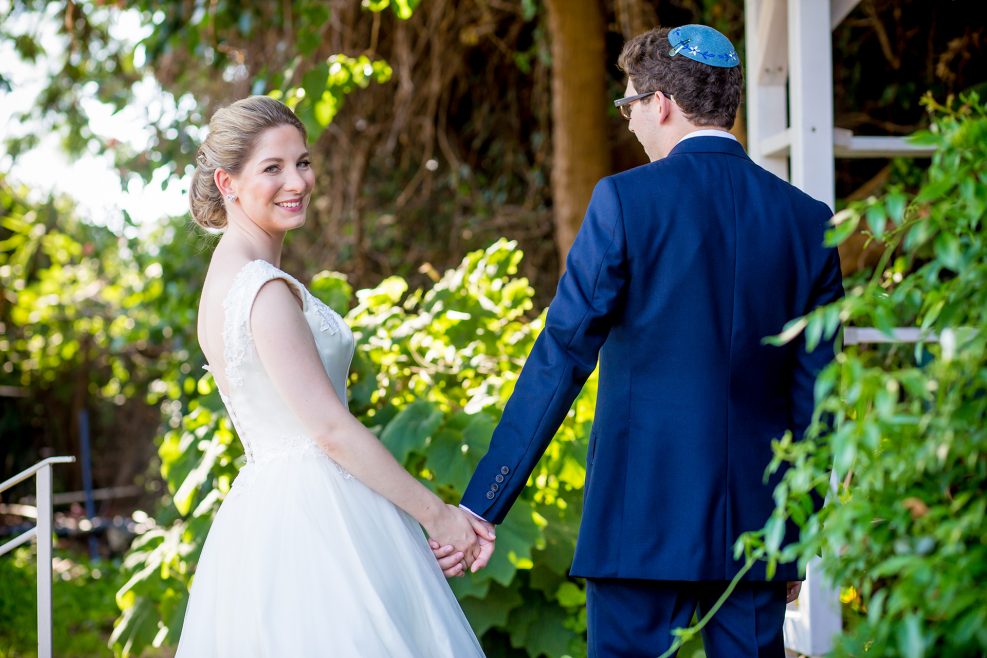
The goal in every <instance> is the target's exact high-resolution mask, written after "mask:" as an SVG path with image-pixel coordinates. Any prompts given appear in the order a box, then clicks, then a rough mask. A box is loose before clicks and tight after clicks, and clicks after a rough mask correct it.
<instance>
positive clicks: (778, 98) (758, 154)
mask: <svg viewBox="0 0 987 658" xmlns="http://www.w3.org/2000/svg"><path fill="white" fill-rule="evenodd" d="M859 2H860V0H746V2H745V7H744V14H745V15H744V23H745V37H746V38H745V41H746V69H745V73H746V77H747V99H746V102H747V141H748V152H749V154H750V156H751V158H752V159H753V160H754V161H755V162H757V163H758V164H759V165H761V166H762V167H764V168H765V169H767V170H769V171H771V172H772V173H774V174H776V175H777V176H779V177H781V178H784V179H785V180H788V181H790V182H791V183H792V184H794V185H796V186H797V187H799V188H801V189H802V190H803V191H805V192H806V193H807V194H809V195H810V196H812V197H814V198H816V199H819V200H820V201H823V202H824V203H826V204H828V205H829V207H830V208H834V206H835V201H836V190H835V174H834V166H833V161H834V158H836V157H840V158H875V157H900V156H912V157H916V156H917V157H922V156H929V155H931V154H932V151H931V150H929V149H926V148H922V147H917V146H914V145H912V144H909V143H908V142H907V141H906V138H904V137H885V136H876V137H874V136H866V137H864V136H856V135H854V134H853V133H852V132H851V131H849V130H845V129H840V128H837V127H835V126H834V123H833V46H832V43H833V42H832V32H833V30H834V29H835V28H836V27H837V26H838V25H839V24H840V23H841V22H842V21H843V19H844V18H846V17H847V15H848V14H849V13H850V12H851V11H853V9H854V7H856V5H857V4H858V3H859ZM848 331H852V330H848ZM905 331H908V330H905ZM916 331H917V330H916ZM878 333H880V332H878ZM910 337H911V336H908V337H905V336H901V337H899V336H897V335H896V336H895V338H896V339H897V340H905V341H907V340H908V338H910ZM849 338H850V336H849V335H848V336H847V337H846V339H849ZM913 340H914V338H913ZM845 342H850V341H849V340H845ZM857 342H871V341H868V340H866V339H862V340H859V341H857ZM841 628H842V620H841V617H840V601H839V592H838V591H837V590H836V589H835V588H833V587H832V586H831V585H830V584H829V583H827V582H826V581H825V579H824V578H823V577H822V574H821V573H820V572H819V571H818V569H817V568H814V565H813V564H810V565H809V568H808V572H807V577H806V581H805V583H804V585H803V587H802V593H801V595H800V597H799V600H798V601H797V602H796V603H794V604H792V605H791V606H789V609H788V612H787V615H786V619H785V644H786V646H787V647H788V648H789V649H791V650H792V651H795V652H797V653H800V654H805V655H809V656H821V655H824V654H826V653H829V652H830V651H831V650H832V646H833V638H834V637H835V636H836V635H837V634H838V633H839V632H840V630H841Z"/></svg>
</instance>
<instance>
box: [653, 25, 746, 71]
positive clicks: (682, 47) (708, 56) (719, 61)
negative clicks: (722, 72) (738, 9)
mask: <svg viewBox="0 0 987 658" xmlns="http://www.w3.org/2000/svg"><path fill="white" fill-rule="evenodd" d="M668 42H669V44H670V45H671V46H672V48H671V50H669V51H668V56H669V57H675V56H676V55H682V56H683V57H688V58H689V59H691V60H693V61H696V62H699V63H700V64H708V65H709V66H719V67H722V68H733V67H734V66H739V65H740V58H739V57H738V56H737V51H736V49H735V48H734V47H733V44H732V43H730V39H727V38H726V37H725V36H723V35H722V34H721V33H720V32H718V31H716V30H714V29H713V28H711V27H709V26H708V25H683V26H681V27H677V28H675V29H673V30H672V31H671V32H669V33H668Z"/></svg>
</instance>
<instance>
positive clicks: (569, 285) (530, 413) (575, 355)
mask: <svg viewBox="0 0 987 658" xmlns="http://www.w3.org/2000/svg"><path fill="white" fill-rule="evenodd" d="M626 257H627V252H626V244H625V235H624V225H623V218H622V216H621V208H620V199H619V198H618V195H617V191H616V187H615V185H614V183H613V181H612V180H610V179H609V178H604V179H603V180H601V181H600V182H599V183H597V185H596V188H595V189H594V190H593V196H592V198H591V200H590V203H589V208H588V209H587V211H586V216H585V218H584V219H583V223H582V227H581V228H580V229H579V233H578V234H577V235H576V239H575V241H574V242H573V245H572V248H571V249H570V251H569V256H568V258H567V259H566V272H565V274H564V275H563V276H562V279H561V280H560V281H559V286H558V290H557V292H556V294H555V299H554V300H553V301H552V303H551V304H550V305H549V307H548V314H547V316H546V319H545V328H544V330H543V331H542V332H541V334H540V335H539V336H538V339H537V340H536V341H535V345H534V347H533V348H532V350H531V353H530V354H529V355H528V358H527V361H526V362H525V365H524V368H523V369H522V370H521V374H520V376H519V377H518V380H517V385H516V386H515V389H514V393H513V394H512V395H511V397H510V399H509V400H508V401H507V405H506V406H505V408H504V414H503V416H502V417H501V420H500V423H499V424H498V425H497V427H496V429H495V430H494V433H493V438H492V439H491V441H490V448H489V450H488V451H487V454H486V455H485V456H484V457H483V459H481V460H480V463H479V465H478V466H477V469H476V472H475V473H474V474H473V477H472V479H471V480H470V482H469V485H468V486H467V487H466V492H465V494H464V496H463V501H462V504H463V505H464V506H465V507H467V508H468V509H470V510H471V511H473V512H475V513H476V514H478V515H479V516H481V517H483V518H485V519H487V520H488V521H491V522H493V523H500V522H501V521H503V520H504V517H505V516H506V515H507V512H508V511H509V510H510V508H511V505H512V504H513V503H514V501H515V500H516V499H517V497H518V495H519V494H520V493H521V490H522V489H523V488H524V486H525V484H526V483H527V481H528V476H529V475H530V474H531V471H532V470H534V467H535V465H536V464H537V462H538V460H539V459H540V458H541V456H542V454H543V453H544V452H545V449H546V448H547V447H548V444H549V442H550V441H551V440H552V437H553V436H555V432H556V431H557V430H558V428H559V426H560V425H561V424H562V420H563V419H564V418H565V415H566V413H567V412H568V411H569V408H570V407H571V406H572V402H573V400H575V398H576V396H577V395H578V394H579V391H580V390H581V389H582V387H583V384H584V383H585V382H586V378H587V377H588V376H589V375H590V373H591V372H593V369H594V368H595V367H596V362H597V358H598V356H599V352H600V348H601V347H602V345H603V343H604V341H605V340H606V339H607V336H608V334H609V332H610V326H611V323H612V320H613V317H614V315H615V314H616V313H617V311H618V308H619V305H620V302H621V299H622V296H623V292H624V282H625V279H626V263H625V260H626Z"/></svg>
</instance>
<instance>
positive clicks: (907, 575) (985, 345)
mask: <svg viewBox="0 0 987 658" xmlns="http://www.w3.org/2000/svg"><path fill="white" fill-rule="evenodd" d="M925 103H926V105H927V107H928V108H929V109H930V111H931V112H932V113H933V125H932V127H931V128H930V129H929V130H928V131H926V132H924V133H922V134H920V135H919V136H918V137H917V140H918V141H920V142H921V143H924V144H928V145H932V146H934V147H935V148H936V155H935V156H934V158H933V161H932V166H931V168H930V169H929V171H928V174H927V176H926V178H925V179H924V180H923V181H922V184H921V187H920V188H919V189H918V190H917V191H916V192H915V193H914V194H913V193H910V192H909V191H906V190H903V189H894V188H893V189H890V190H888V192H887V193H886V194H885V195H884V196H883V197H881V198H870V199H867V200H864V201H861V202H857V203H853V204H851V205H850V206H849V207H848V208H847V209H845V210H844V211H841V212H840V213H839V214H838V215H837V216H836V217H835V218H834V226H833V228H832V229H831V230H830V231H829V234H828V238H827V239H828V240H829V242H830V244H839V243H840V242H842V241H843V240H844V239H846V237H848V236H849V235H850V233H851V232H852V230H851V228H850V227H857V226H864V227H865V228H864V230H865V231H866V232H867V233H868V234H869V235H870V236H871V239H873V240H874V241H876V242H878V243H880V244H881V246H882V247H883V249H884V252H883V257H882V259H881V261H880V263H879V264H878V266H877V267H876V268H875V269H874V271H873V272H871V273H868V278H866V279H861V280H859V281H853V282H850V284H849V286H848V291H847V296H846V298H845V299H844V300H842V301H840V302H838V303H835V304H833V305H830V306H827V307H822V308H819V309H817V310H816V311H814V312H813V313H811V314H809V315H808V316H806V317H805V318H803V319H802V321H801V322H800V327H802V328H804V331H805V336H806V341H807V343H809V344H814V343H817V342H818V340H819V338H820V337H821V336H831V335H833V333H834V332H835V330H836V326H837V324H838V321H842V322H843V323H844V324H845V325H847V326H856V327H861V326H876V327H878V328H879V329H881V330H882V331H885V332H888V331H890V329H891V328H893V327H920V328H921V329H922V330H923V331H926V332H928V333H929V335H930V336H931V335H933V334H936V335H938V337H939V342H938V344H930V343H924V344H919V345H917V346H915V347H914V348H912V347H911V346H908V345H893V346H891V347H884V348H874V347H857V346H848V347H846V348H845V349H844V350H843V351H842V352H841V353H839V354H838V355H837V358H836V360H835V362H834V363H832V364H831V365H830V366H829V367H828V368H827V369H826V370H825V371H824V372H823V373H822V374H821V375H820V377H819V379H818V381H817V383H816V401H817V409H816V416H815V420H814V423H813V426H812V427H811V428H810V431H809V435H808V439H807V440H805V441H800V442H795V441H793V440H792V437H791V436H786V437H784V438H783V439H781V440H779V441H778V442H777V444H776V459H775V461H774V463H773V464H772V469H775V468H779V467H781V466H782V465H783V464H785V465H788V466H790V468H788V470H787V472H786V473H785V476H784V479H783V481H782V482H781V484H780V485H779V486H778V488H777V490H776V491H775V500H776V501H777V503H778V509H777V515H776V517H775V519H773V520H772V522H770V523H769V524H768V527H766V528H765V530H764V531H762V532H761V533H758V534H757V535H753V536H750V537H747V539H746V543H745V545H738V550H741V551H742V550H746V551H747V552H748V554H750V555H752V556H763V557H766V558H767V559H768V560H769V562H775V561H778V560H798V561H799V562H800V563H802V564H805V563H807V562H808V561H809V560H811V559H812V558H813V556H815V555H819V554H821V555H822V559H823V562H822V564H823V568H824V570H825V571H826V572H827V573H828V574H830V575H831V576H832V577H833V578H834V579H835V581H836V582H838V583H841V584H844V585H848V586H850V585H852V586H853V588H854V589H855V590H856V593H858V594H859V600H858V602H857V605H856V608H857V609H858V610H859V611H860V612H861V614H862V618H861V619H859V620H858V622H857V623H856V625H855V626H854V627H853V628H851V629H849V630H848V631H847V632H846V633H845V634H844V635H843V636H841V637H840V639H839V641H838V644H837V648H836V652H835V654H834V655H837V656H859V655H864V654H866V655H867V656H875V657H877V656H889V657H890V656H907V657H909V658H912V657H914V658H918V657H921V656H937V657H939V656H944V657H945V656H974V655H983V653H984V652H987V603H985V602H984V599H983V597H982V596H981V595H980V592H979V590H978V586H977V583H982V582H984V580H985V579H987V530H985V529H987V519H985V512H987V498H985V496H984V494H985V489H987V459H985V455H987V427H985V424H984V419H985V418H987V331H985V328H987V323H985V311H987V287H985V286H984V281H985V278H987V230H985V226H984V215H985V210H987V107H985V105H984V104H983V103H982V102H981V101H980V99H979V98H978V97H977V95H975V94H971V95H969V96H967V97H965V98H963V99H962V100H961V101H960V102H959V103H958V104H957V103H953V102H950V103H948V104H947V105H946V106H942V105H938V104H936V103H935V102H934V101H932V100H931V98H929V97H927V98H926V99H925ZM795 333H797V331H796V332H795ZM834 465H835V472H836V473H835V475H836V478H837V480H838V486H837V488H836V490H835V491H833V492H832V493H830V484H829V483H830V470H831V468H833V467H834ZM813 493H814V494H817V495H820V496H826V495H827V494H829V501H828V504H827V505H826V506H825V507H823V508H822V509H821V511H818V512H814V511H813V509H812V504H811V502H810V500H811V499H810V494H813ZM786 517H787V518H790V519H792V520H794V521H795V522H796V523H797V524H798V525H799V526H800V527H801V530H802V534H801V539H800V541H799V542H798V543H797V544H795V545H793V546H790V547H788V548H784V549H780V548H779V547H778V542H777V541H776V538H775V537H772V532H771V529H772V527H775V528H776V527H778V523H779V522H780V521H781V520H782V519H783V518H786Z"/></svg>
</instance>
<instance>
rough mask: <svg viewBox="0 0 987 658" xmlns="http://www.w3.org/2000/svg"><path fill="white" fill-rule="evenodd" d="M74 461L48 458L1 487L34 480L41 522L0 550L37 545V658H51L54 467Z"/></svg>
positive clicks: (0, 490)
mask: <svg viewBox="0 0 987 658" xmlns="http://www.w3.org/2000/svg"><path fill="white" fill-rule="evenodd" d="M74 461H75V457H49V458H48V459H45V460H44V461H40V462H38V463H37V464H35V465H34V466H32V467H31V468H29V469H27V470H24V471H21V472H20V473H18V474H17V475H15V476H14V477H12V478H10V479H9V480H5V481H4V482H3V483H2V484H0V493H3V492H4V491H6V490H7V489H9V488H11V487H12V486H14V485H15V484H19V483H21V482H23V481H24V480H26V479H28V478H30V477H32V476H34V477H35V478H37V479H36V482H35V484H36V487H37V512H38V521H37V523H36V524H35V526H34V527H33V528H31V529H30V530H28V531H26V532H23V533H21V534H20V535H18V536H17V537H15V538H13V539H11V540H10V541H8V542H7V543H6V544H4V545H2V546H0V555H3V554H4V553H9V552H10V551H12V550H14V549H15V548H17V547H18V546H20V545H21V544H26V543H27V542H29V541H31V540H32V539H37V542H38V658H51V529H52V528H51V526H52V522H51V520H52V513H51V466H52V464H71V463H72V462H74Z"/></svg>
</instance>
